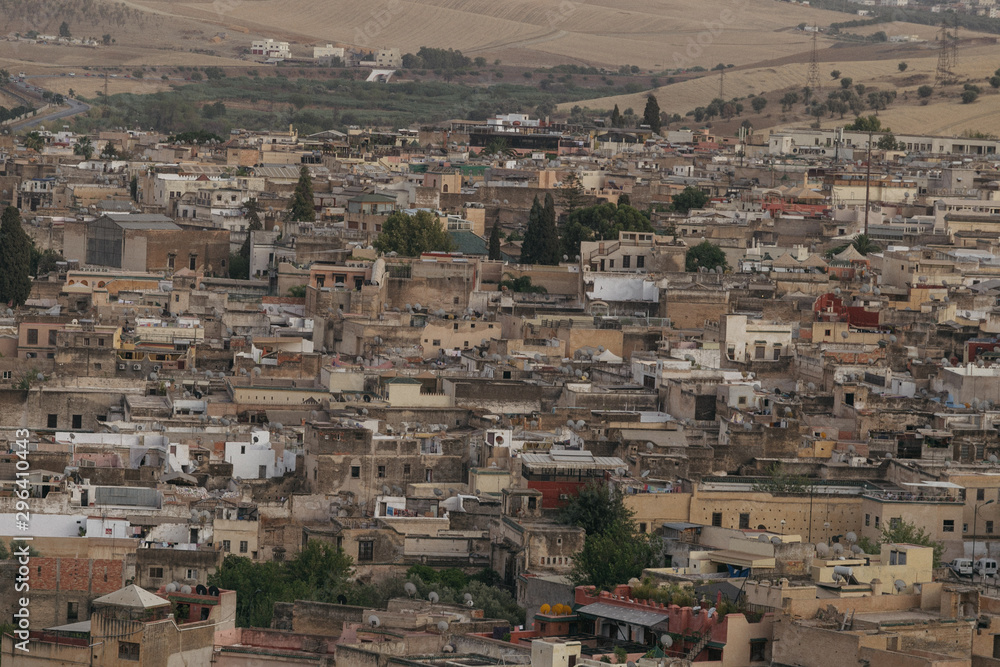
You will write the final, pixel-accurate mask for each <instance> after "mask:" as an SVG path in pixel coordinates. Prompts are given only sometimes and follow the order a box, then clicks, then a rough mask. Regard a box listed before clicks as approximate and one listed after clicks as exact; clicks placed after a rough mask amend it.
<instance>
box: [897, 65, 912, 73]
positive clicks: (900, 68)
mask: <svg viewBox="0 0 1000 667" xmlns="http://www.w3.org/2000/svg"><path fill="white" fill-rule="evenodd" d="M896 67H897V68H898V69H899V71H900V72H905V71H906V68H907V67H909V65H907V64H906V63H899V64H898V65H896Z"/></svg>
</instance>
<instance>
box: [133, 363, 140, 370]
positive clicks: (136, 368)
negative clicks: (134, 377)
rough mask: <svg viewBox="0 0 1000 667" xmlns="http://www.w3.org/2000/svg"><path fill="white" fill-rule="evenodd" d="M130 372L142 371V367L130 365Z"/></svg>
mask: <svg viewBox="0 0 1000 667" xmlns="http://www.w3.org/2000/svg"><path fill="white" fill-rule="evenodd" d="M132 370H134V371H141V370H142V365H141V364H132Z"/></svg>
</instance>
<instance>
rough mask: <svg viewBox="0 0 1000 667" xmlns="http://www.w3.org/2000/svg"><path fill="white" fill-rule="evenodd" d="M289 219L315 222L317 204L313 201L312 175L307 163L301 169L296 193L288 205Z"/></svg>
mask: <svg viewBox="0 0 1000 667" xmlns="http://www.w3.org/2000/svg"><path fill="white" fill-rule="evenodd" d="M288 219H289V220H295V221H298V222H313V221H315V220H316V206H315V204H314V203H313V187H312V177H311V176H309V170H308V169H306V166H305V165H302V169H301V170H299V182H298V183H296V185H295V194H293V195H292V201H291V203H290V204H289V205H288Z"/></svg>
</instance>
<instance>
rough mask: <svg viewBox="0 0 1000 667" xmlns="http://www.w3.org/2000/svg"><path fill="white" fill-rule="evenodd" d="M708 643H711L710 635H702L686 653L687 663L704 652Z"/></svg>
mask: <svg viewBox="0 0 1000 667" xmlns="http://www.w3.org/2000/svg"><path fill="white" fill-rule="evenodd" d="M710 641H712V635H711V633H705V634H704V635H702V636H701V639H699V640H698V642H697V643H696V644H695V645H694V646H693V647H691V650H690V651H688V654H687V655H686V656H685V659H686V660H688V661H689V662H694V659H695V658H697V657H698V654H700V653H701V652H702V651H704V650H705V647H706V646H708V642H710Z"/></svg>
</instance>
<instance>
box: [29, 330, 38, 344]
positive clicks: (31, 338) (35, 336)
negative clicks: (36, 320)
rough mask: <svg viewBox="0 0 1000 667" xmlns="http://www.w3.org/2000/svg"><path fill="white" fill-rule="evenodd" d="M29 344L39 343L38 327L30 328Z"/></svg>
mask: <svg viewBox="0 0 1000 667" xmlns="http://www.w3.org/2000/svg"><path fill="white" fill-rule="evenodd" d="M28 345H38V329H28Z"/></svg>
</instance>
